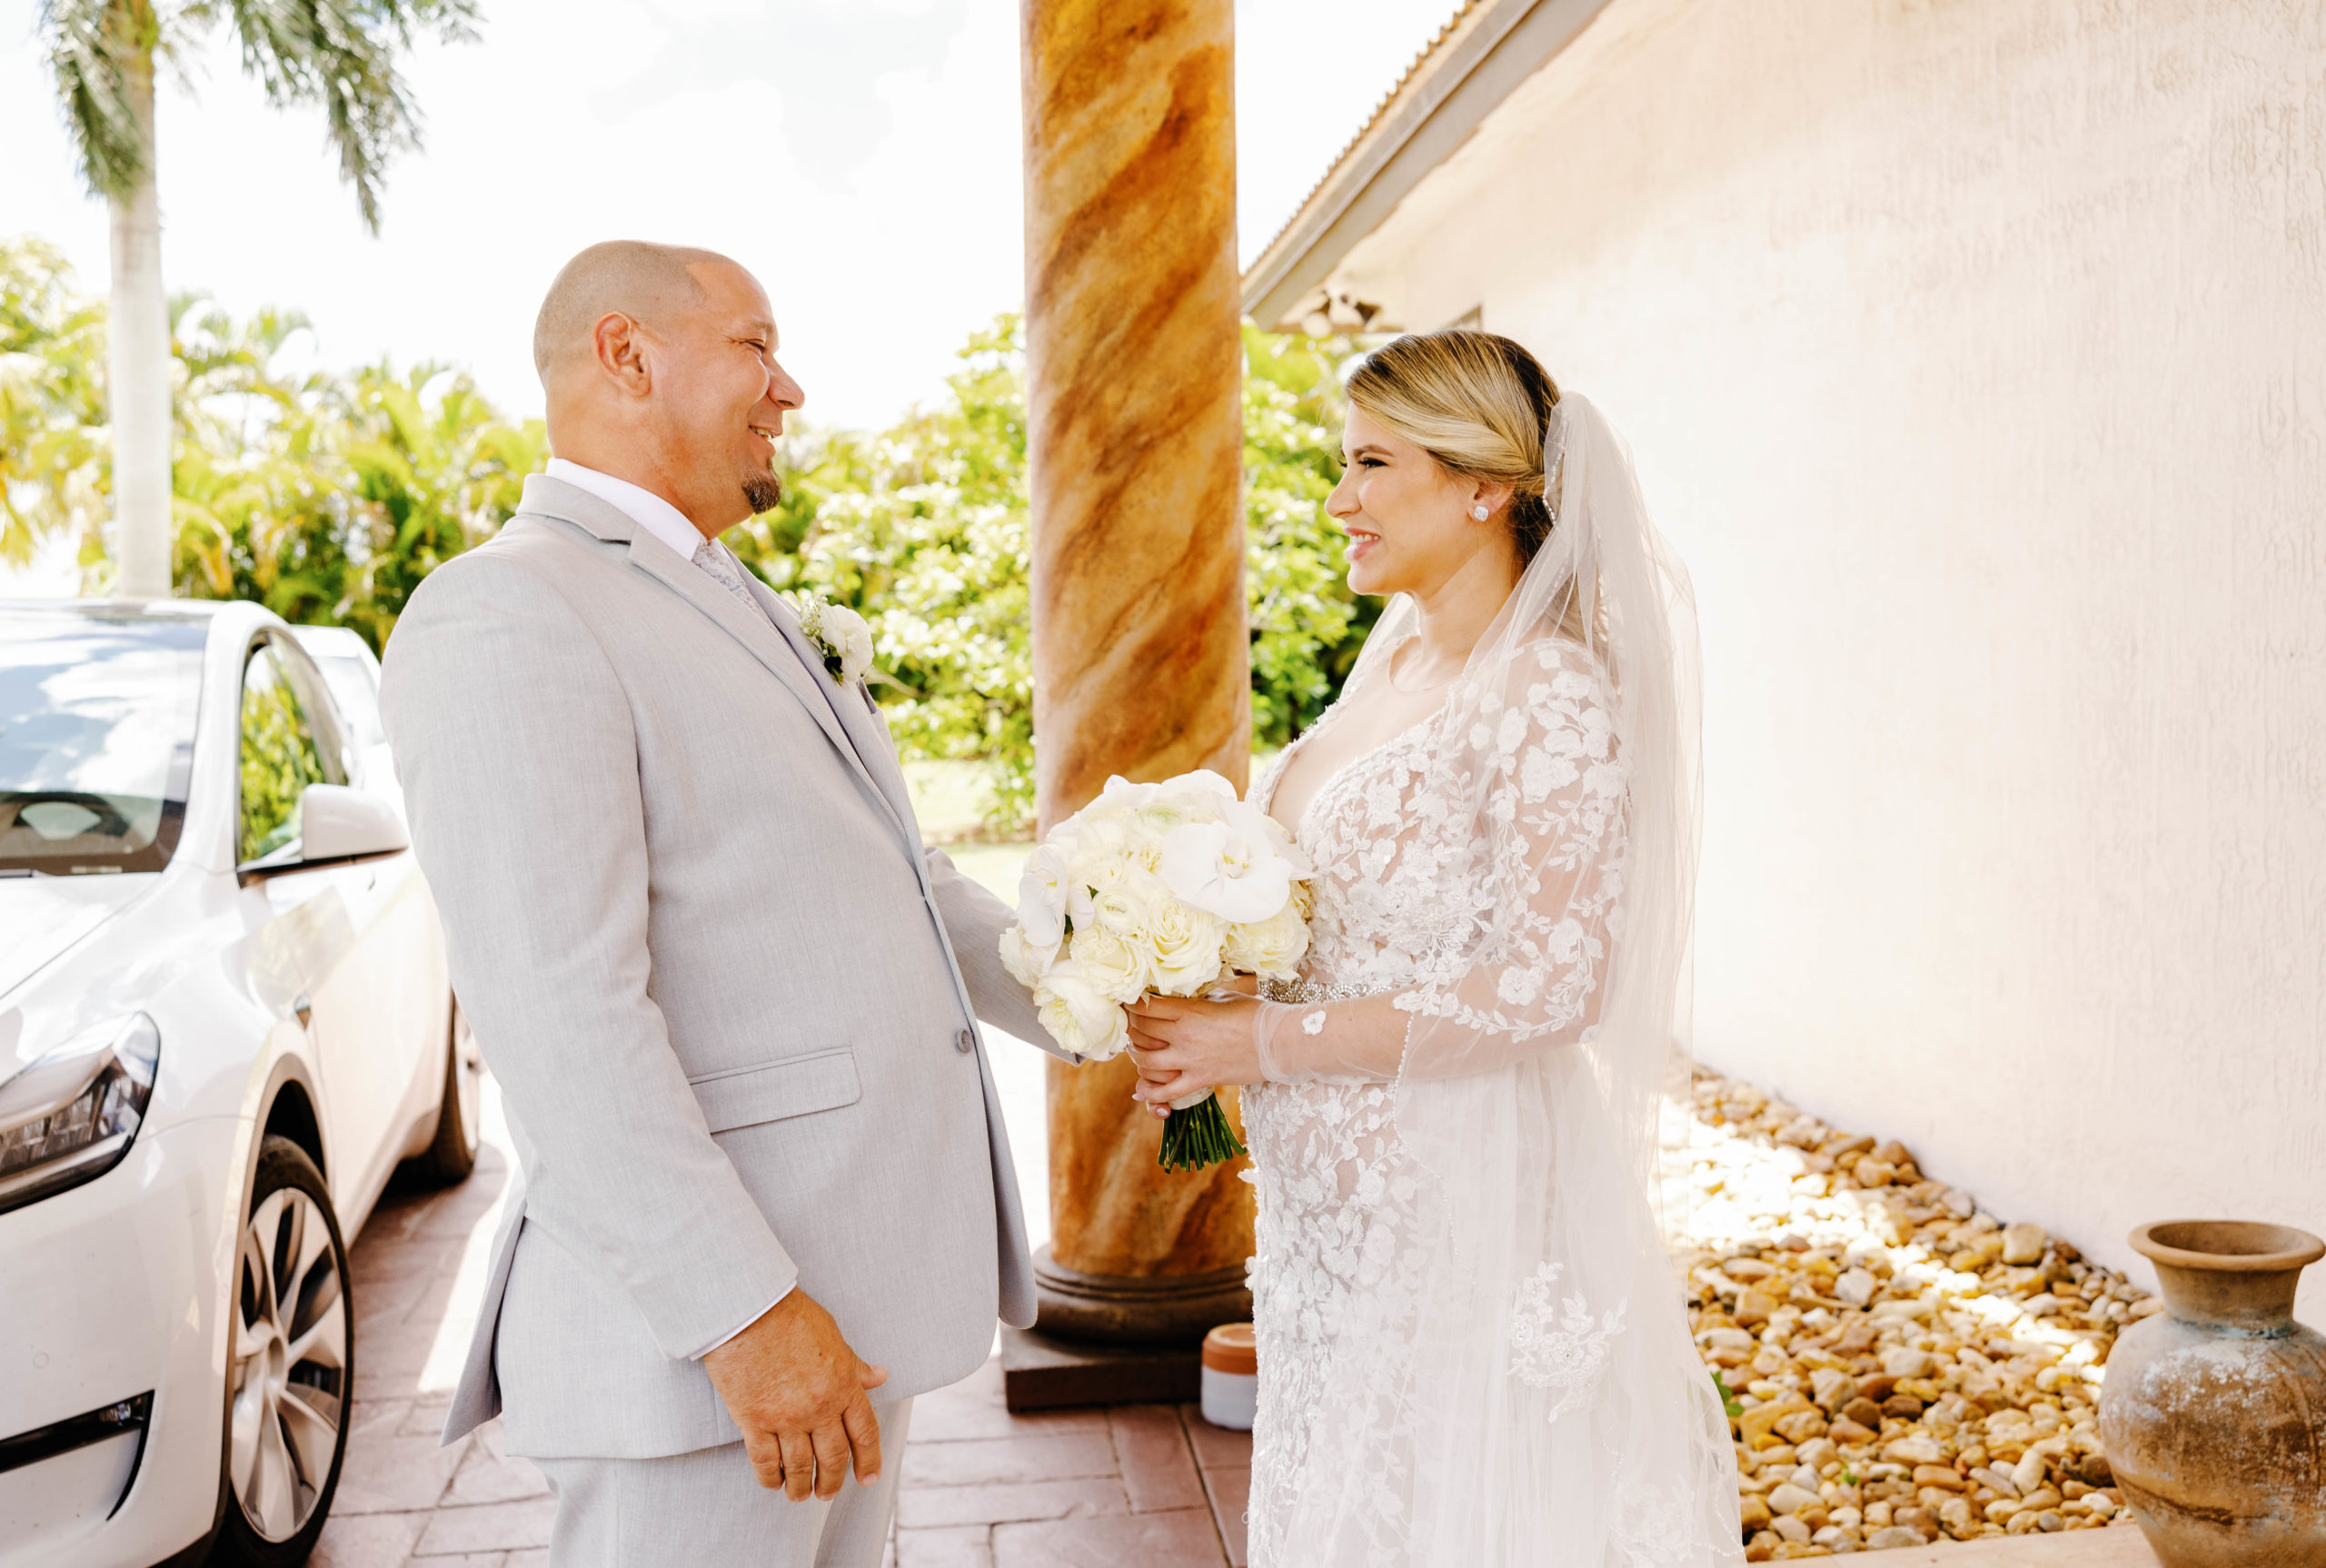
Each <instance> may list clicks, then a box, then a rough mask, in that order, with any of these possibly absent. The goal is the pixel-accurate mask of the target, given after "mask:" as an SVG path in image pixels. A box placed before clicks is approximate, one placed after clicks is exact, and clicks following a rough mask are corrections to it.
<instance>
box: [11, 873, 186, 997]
mask: <svg viewBox="0 0 2326 1568" xmlns="http://www.w3.org/2000/svg"><path fill="white" fill-rule="evenodd" d="M153 885H154V877H153V875H152V874H150V873H148V874H143V875H141V874H134V873H133V874H130V875H126V876H114V877H0V997H5V996H7V994H8V993H9V992H11V991H13V990H15V988H16V987H18V986H21V985H23V984H24V983H25V981H26V980H28V979H30V978H32V976H33V974H34V972H35V970H37V969H39V968H41V966H43V965H44V964H45V963H47V962H48V961H49V960H50V959H51V958H55V957H56V956H57V955H58V954H59V953H62V952H64V951H65V948H69V947H71V946H72V945H73V944H74V943H75V942H77V941H79V940H80V939H81V938H84V937H85V936H87V935H88V934H89V933H90V932H92V931H94V930H95V929H96V928H98V927H99V926H102V925H104V923H105V922H106V921H107V920H109V919H111V918H113V917H114V916H115V915H117V914H119V913H120V912H121V911H122V910H124V909H125V908H128V907H129V906H130V905H131V904H132V903H134V902H135V901H136V899H137V897H138V895H140V894H142V893H144V892H145V891H146V890H147V889H148V888H151V887H152V886H153Z"/></svg>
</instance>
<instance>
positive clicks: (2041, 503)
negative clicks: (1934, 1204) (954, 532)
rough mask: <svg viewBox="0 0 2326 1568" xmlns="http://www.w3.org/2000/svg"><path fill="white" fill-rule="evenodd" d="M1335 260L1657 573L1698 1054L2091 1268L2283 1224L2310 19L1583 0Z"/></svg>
mask: <svg viewBox="0 0 2326 1568" xmlns="http://www.w3.org/2000/svg"><path fill="white" fill-rule="evenodd" d="M1340 281H1341V282H1342V283H1345V284H1346V285H1347V286H1350V287H1352V288H1354V289H1355V290H1356V291H1357V293H1360V294H1361V295H1369V297H1373V298H1377V299H1385V300H1387V301H1388V302H1390V303H1392V304H1393V306H1394V307H1395V308H1396V309H1397V310H1398V311H1399V312H1400V313H1401V314H1402V319H1403V321H1404V322H1405V323H1406V324H1407V325H1408V326H1412V327H1416V328H1424V327H1428V326H1433V325H1436V324H1438V323H1443V322H1446V321H1450V320H1452V319H1454V318H1456V317H1457V316H1459V315H1460V314H1462V313H1464V312H1465V311H1466V310H1468V309H1470V308H1471V307H1473V306H1483V311H1484V320H1485V323H1486V326H1488V327H1489V328H1492V329H1495V330H1498V331H1504V332H1511V333H1512V334H1514V335H1516V336H1517V337H1519V338H1521V339H1523V340H1524V341H1526V342H1527V343H1529V344H1530V345H1531V346H1532V347H1534V348H1535V349H1536V351H1537V352H1539V353H1541V354H1542V355H1543V356H1544V357H1545V359H1546V362H1547V363H1548V364H1549V365H1550V367H1551V369H1552V371H1553V373H1554V374H1556V376H1558V377H1559V378H1560V379H1561V380H1562V382H1566V384H1569V385H1571V386H1573V387H1575V388H1576V389H1578V390H1583V391H1586V392H1590V393H1591V394H1592V395H1593V396H1595V398H1596V399H1597V400H1598V401H1599V402H1601V404H1602V406H1604V407H1605V408H1606V409H1607V410H1608V411H1609V412H1610V414H1611V416H1612V417H1613V418H1614V419H1615V422H1616V423H1617V425H1618V426H1619V427H1620V428H1622V429H1624V430H1625V432H1627V434H1628V435H1629V437H1630V439H1631V441H1632V442H1633V444H1634V446H1635V451H1636V453H1637V455H1638V458H1639V460H1640V465H1641V468H1642V471H1643V475H1644V478H1645V484H1646V488H1647V491H1648V494H1649V497H1650V500H1651V501H1652V502H1654V503H1655V505H1656V507H1657V510H1658V511H1659V513H1660V515H1661V518H1662V521H1663V522H1664V525H1665V530H1666V531H1667V532H1668V533H1670V534H1671V535H1672V537H1673V538H1674V540H1675V542H1676V543H1677V544H1678V545H1679V546H1680V548H1681V550H1682V551H1683V553H1684V554H1685V556H1686V558H1687V559H1688V561H1690V562H1691V564H1692V566H1693V569H1694V571H1695V581H1696V588H1697V594H1698V599H1699V601H1700V605H1701V610H1702V619H1703V627H1704V641H1705V660H1706V689H1707V697H1706V733H1705V743H1706V786H1707V799H1708V819H1707V844H1706V854H1705V867H1704V878H1703V918H1702V924H1701V928H1700V929H1701V937H1700V958H1699V968H1698V986H1697V1009H1696V1018H1697V1036H1696V1038H1697V1050H1698V1054H1699V1055H1700V1056H1701V1057H1703V1058H1704V1059H1705V1060H1706V1061H1707V1062H1709V1063H1711V1064H1713V1065H1715V1066H1717V1067H1721V1068H1724V1069H1727V1070H1731V1071H1735V1072H1738V1073H1742V1074H1744V1075H1747V1076H1750V1077H1754V1078H1755V1079H1757V1080H1759V1081H1761V1082H1764V1083H1765V1084H1768V1085H1771V1086H1773V1087H1775V1088H1777V1089H1779V1090H1781V1091H1783V1092H1784V1094H1785V1095H1786V1096H1787V1097H1789V1098H1791V1099H1793V1100H1794V1101H1795V1102H1797V1103H1799V1104H1801V1105H1804V1106H1805V1107H1810V1108H1813V1109H1814V1110H1816V1111H1818V1112H1819V1113H1821V1114H1824V1115H1826V1116H1832V1117H1834V1119H1836V1120H1838V1121H1840V1122H1842V1123H1844V1125H1849V1126H1857V1127H1860V1128H1863V1129H1864V1130H1867V1131H1872V1132H1876V1133H1880V1134H1885V1135H1895V1136H1899V1137H1901V1138H1903V1139H1904V1141H1905V1142H1906V1143H1907V1144H1908V1146H1910V1147H1912V1148H1913V1149H1914V1150H1915V1151H1916V1152H1917V1154H1918V1155H1920V1156H1922V1158H1923V1161H1924V1163H1925V1166H1926V1168H1927V1169H1929V1171H1930V1172H1931V1173H1932V1174H1933V1175H1935V1176H1943V1177H1945V1178H1947V1179H1949V1180H1951V1181H1956V1182H1960V1183H1962V1184H1963V1185H1966V1186H1970V1187H1971V1188H1972V1189H1973V1191H1975V1192H1976V1193H1978V1194H1979V1195H1980V1196H1981V1198H1982V1199H1983V1201H1984V1203H1985V1204H1986V1206H1988V1207H1989V1208H1991V1209H1992V1210H1993V1211H1994V1212H1996V1213H1998V1214H2000V1215H2003V1216H2005V1217H2006V1218H2031V1219H2035V1220H2039V1221H2041V1222H2043V1223H2044V1224H2046V1225H2048V1226H2051V1227H2052V1228H2053V1229H2054V1230H2055V1231H2057V1232H2058V1233H2060V1234H2062V1235H2063V1236H2067V1237H2068V1238H2070V1239H2072V1240H2073V1241H2075V1242H2076V1243H2077V1244H2078V1245H2083V1246H2085V1247H2086V1248H2087V1250H2089V1251H2091V1252H2092V1253H2094V1254H2096V1255H2099V1256H2101V1257H2102V1258H2103V1259H2105V1260H2107V1261H2109V1262H2112V1263H2115V1264H2118V1265H2132V1264H2134V1263H2135V1261H2136V1260H2134V1259H2132V1256H2131V1254H2130V1251H2129V1249H2128V1248H2126V1247H2125V1246H2124V1245H2123V1243H2122V1237H2123V1236H2124V1233H2125V1232H2126V1231H2127V1230H2128V1229H2129V1228H2130V1227H2131V1226H2133V1225H2134V1224H2136V1223H2139V1222H2141V1221H2143V1220H2149V1219H2157V1218H2163V1217H2170V1216H2186V1215H2225V1216H2250V1217H2255V1218H2266V1219H2271V1220H2277V1221H2281V1222H2286V1223H2291V1224H2296V1225H2301V1226H2306V1227H2307V1228H2309V1229H2311V1230H2313V1231H2319V1232H2321V1233H2326V6H2320V5H2316V4H2302V3H2298V0H2271V3H2251V4H2242V5H2237V4H2227V3H2214V4H2201V3H2199V0H2117V3H2114V4H2097V3H2093V4H2068V3H2064V0H2045V3H2043V4H2029V3H2027V0H1923V3H1920V4H1906V3H1901V0H1750V3H1749V4H1745V3H1743V0H1617V4H1615V5H1614V6H1612V7H1611V8H1610V10H1609V11H1608V12H1607V13H1606V14H1605V15H1604V16H1603V17H1602V18H1601V20H1600V21H1599V22H1598V23H1595V25H1593V26H1592V28H1590V29H1589V30H1588V31H1587V32H1586V33H1585V35H1584V36H1583V37H1582V38H1581V39H1579V40H1578V41H1577V43H1576V45H1574V46H1573V47H1572V48H1571V49H1570V50H1569V51H1568V53H1567V54H1566V55H1564V56H1562V57H1561V58H1560V59H1558V60H1556V61H1555V62H1553V64H1552V65H1549V66H1547V67H1546V68H1545V70H1544V71H1543V72H1542V73H1540V74H1538V75H1537V76H1536V78H1535V79H1534V80H1533V81H1532V82H1531V83H1530V84H1528V85H1527V86H1526V88H1525V89H1523V90H1522V91H1521V92H1520V93H1519V94H1516V95H1515V96H1514V97H1512V98H1511V99H1509V100H1508V101H1506V103H1505V104H1504V105H1503V106H1502V107H1501V108H1500V109H1498V110H1497V111H1496V114H1495V116H1494V117H1493V118H1492V119H1490V120H1489V121H1488V122H1487V123H1486V125H1484V126H1483V127H1482V128H1481V130H1480V132H1479V134H1478V135H1477V136H1476V138H1474V139H1473V140H1472V142H1471V143H1469V144H1467V145H1466V147H1465V148H1464V149H1463V150H1462V151H1461V152H1460V153H1458V154H1456V156H1455V157H1454V158H1453V159H1451V160H1449V162H1448V163H1447V164H1446V165H1445V166H1443V167H1442V168H1441V169H1439V170H1438V171H1437V172H1436V174H1434V175H1433V176H1432V177H1431V179H1430V180H1429V181H1428V182H1427V183H1426V184H1425V185H1424V186H1423V187H1422V188H1421V189H1420V190H1418V191H1416V193H1415V194H1414V195H1413V196H1411V197H1409V198H1408V199H1407V202H1406V203H1405V204H1404V205H1403V206H1402V207H1401V208H1400V209H1399V211H1398V212H1397V213H1396V214H1394V215H1393V217H1392V218H1391V219H1390V220H1389V222H1388V223H1387V224H1385V225H1384V227H1383V228H1382V229H1381V230H1379V231H1378V232H1377V233H1376V234H1374V235H1373V236H1372V237H1371V238H1370V239H1368V240H1367V243H1365V245H1364V246H1363V248H1362V249H1361V250H1359V251H1358V252H1357V253H1355V254H1353V255H1352V256H1351V257H1350V259H1349V261H1348V263H1347V265H1346V266H1345V268H1344V269H1343V272H1342V273H1341V274H1340ZM2135 1273H2136V1275H2138V1276H2139V1277H2142V1278H2143V1279H2148V1278H2151V1277H2152V1276H2151V1275H2149V1274H2148V1271H2147V1270H2146V1268H2145V1266H2144V1265H2141V1266H2138V1267H2137V1268H2135ZM2303 1315H2305V1316H2306V1317H2307V1318H2308V1319H2309V1320H2310V1321H2311V1322H2312V1323H2313V1324H2318V1325H2326V1265H2321V1267H2320V1268H2317V1269H2313V1270H2312V1271H2311V1279H2310V1281H2309V1288H2308V1289H2307V1290H2306V1291H2305V1292H2304V1294H2303Z"/></svg>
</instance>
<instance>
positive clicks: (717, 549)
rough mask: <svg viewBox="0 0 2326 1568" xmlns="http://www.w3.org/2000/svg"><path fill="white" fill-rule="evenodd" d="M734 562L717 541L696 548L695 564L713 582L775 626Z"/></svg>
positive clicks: (773, 620)
mask: <svg viewBox="0 0 2326 1568" xmlns="http://www.w3.org/2000/svg"><path fill="white" fill-rule="evenodd" d="M732 560H733V557H731V556H730V555H729V554H728V553H727V551H726V549H725V547H723V546H721V544H720V543H718V541H715V540H709V539H706V540H704V541H702V542H701V544H699V545H697V546H696V547H695V552H694V563H695V564H696V565H697V566H699V567H701V568H702V570H703V571H706V572H708V573H710V574H711V581H713V582H716V583H717V584H718V585H719V586H720V587H721V588H723V589H725V590H727V591H728V592H730V593H731V594H733V595H734V596H735V597H736V598H738V599H740V600H742V601H743V602H744V603H745V604H748V605H750V607H751V612H752V613H753V614H755V615H757V616H758V617H759V618H760V620H764V621H766V622H767V623H768V624H769V625H770V626H772V625H774V624H775V618H774V617H773V616H771V615H770V614H768V612H767V607H766V606H765V605H763V604H761V603H760V601H759V600H758V598H757V596H755V595H754V594H753V593H752V592H751V590H750V589H749V588H747V587H745V586H744V584H743V579H742V577H741V574H739V573H738V572H737V571H736V570H735V568H734V567H733V566H732V565H731V564H729V563H730V562H731V561H732Z"/></svg>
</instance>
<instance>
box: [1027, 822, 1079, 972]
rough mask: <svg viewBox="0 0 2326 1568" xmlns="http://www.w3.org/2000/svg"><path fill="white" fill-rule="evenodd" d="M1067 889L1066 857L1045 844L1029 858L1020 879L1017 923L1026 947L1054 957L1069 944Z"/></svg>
mask: <svg viewBox="0 0 2326 1568" xmlns="http://www.w3.org/2000/svg"><path fill="white" fill-rule="evenodd" d="M1068 887H1069V878H1068V873H1067V867H1066V857H1065V856H1064V855H1062V854H1060V853H1059V851H1058V850H1057V849H1055V848H1053V847H1052V846H1050V845H1048V844H1045V845H1043V846H1042V847H1041V848H1040V849H1037V850H1035V851H1034V852H1033V853H1032V854H1031V855H1029V856H1027V857H1026V868H1025V870H1023V871H1022V872H1020V873H1019V877H1018V923H1019V925H1020V926H1022V927H1024V928H1025V930H1026V944H1027V946H1029V947H1030V948H1048V949H1049V951H1050V952H1051V953H1053V954H1055V953H1056V952H1057V951H1058V945H1059V943H1060V942H1063V941H1064V940H1066V917H1067V906H1068V903H1069V898H1068V892H1067V889H1068Z"/></svg>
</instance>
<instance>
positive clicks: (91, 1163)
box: [0, 1013, 162, 1214]
mask: <svg viewBox="0 0 2326 1568" xmlns="http://www.w3.org/2000/svg"><path fill="white" fill-rule="evenodd" d="M161 1055H162V1032H161V1031H160V1030H159V1029H157V1028H155V1027H154V1020H153V1019H151V1018H149V1017H146V1016H145V1015H144V1014H143V1013H133V1014H132V1015H130V1016H129V1017H125V1018H115V1019H113V1020H112V1021H111V1022H109V1023H105V1024H103V1025H100V1026H99V1027H96V1028H94V1029H84V1030H83V1031H82V1032H81V1033H80V1034H78V1035H75V1036H74V1037H73V1038H71V1039H69V1040H67V1041H65V1044H63V1045H61V1046H59V1047H56V1049H55V1050H53V1051H51V1052H49V1053H48V1054H47V1055H46V1056H45V1057H41V1058H40V1059H39V1060H38V1061H36V1062H35V1063H33V1064H32V1065H31V1066H30V1067H25V1069H24V1070H23V1071H22V1072H19V1073H17V1074H16V1075H15V1077H11V1078H8V1079H7V1080H5V1082H0V1214H5V1212H7V1211H8V1210H9V1209H12V1208H22V1207H23V1206H25V1205H26V1204H28V1203H36V1202H38V1201H39V1200H40V1199H42V1198H45V1197H48V1196H53V1195H55V1194H56V1193H59V1192H62V1191H64V1190H65V1188H66V1187H69V1186H78V1185H79V1184H80V1183H82V1182H84V1181H90V1180H94V1178H95V1177H98V1176H103V1175H104V1173H105V1172H107V1171H109V1170H111V1169H112V1168H113V1167H114V1166H115V1165H117V1164H119V1163H120V1162H121V1157H122V1156H124V1155H125V1154H127V1153H128V1152H129V1145H130V1141H131V1140H132V1139H134V1138H135V1137H136V1136H137V1128H138V1126H140V1124H142V1123H143V1122H144V1119H145V1107H146V1105H147V1104H148V1103H149V1102H150V1101H151V1100H152V1099H153V1097H154V1067H155V1065H156V1064H157V1063H158V1062H159V1061H160V1060H161Z"/></svg>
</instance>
